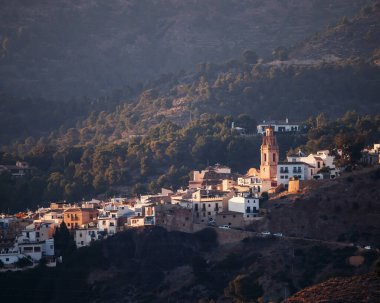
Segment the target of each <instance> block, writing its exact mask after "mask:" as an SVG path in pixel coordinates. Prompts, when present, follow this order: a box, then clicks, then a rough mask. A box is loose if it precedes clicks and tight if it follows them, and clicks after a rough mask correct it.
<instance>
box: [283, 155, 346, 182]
mask: <svg viewBox="0 0 380 303" xmlns="http://www.w3.org/2000/svg"><path fill="white" fill-rule="evenodd" d="M334 160H335V157H334V156H331V155H330V152H329V151H328V150H320V151H318V152H317V153H316V154H310V155H308V156H303V155H302V154H301V153H299V154H298V155H293V156H289V157H288V162H304V163H307V164H309V165H311V166H313V167H314V168H315V170H314V171H313V172H312V175H315V174H318V173H319V171H320V170H321V169H323V170H329V172H330V178H331V179H334V178H336V177H337V176H339V169H337V168H336V166H335V164H334Z"/></svg>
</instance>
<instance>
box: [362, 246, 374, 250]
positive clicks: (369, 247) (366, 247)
mask: <svg viewBox="0 0 380 303" xmlns="http://www.w3.org/2000/svg"><path fill="white" fill-rule="evenodd" d="M364 249H368V250H369V249H372V247H371V246H369V245H367V246H364Z"/></svg>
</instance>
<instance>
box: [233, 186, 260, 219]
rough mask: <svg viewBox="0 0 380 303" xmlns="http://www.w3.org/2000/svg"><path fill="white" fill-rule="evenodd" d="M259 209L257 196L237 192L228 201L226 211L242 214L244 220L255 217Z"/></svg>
mask: <svg viewBox="0 0 380 303" xmlns="http://www.w3.org/2000/svg"><path fill="white" fill-rule="evenodd" d="M259 209H260V199H259V196H258V195H257V194H252V193H250V192H237V193H236V194H235V195H234V196H233V197H232V198H231V199H229V200H228V211H233V212H238V213H242V214H244V218H252V217H257V216H258V212H259Z"/></svg>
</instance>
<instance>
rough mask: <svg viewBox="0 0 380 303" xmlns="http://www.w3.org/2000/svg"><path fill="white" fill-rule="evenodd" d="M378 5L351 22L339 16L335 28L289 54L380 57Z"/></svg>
mask: <svg viewBox="0 0 380 303" xmlns="http://www.w3.org/2000/svg"><path fill="white" fill-rule="evenodd" d="M379 20H380V2H378V3H377V4H375V5H373V6H367V7H363V8H362V9H361V10H360V12H359V13H358V14H357V15H356V16H355V17H354V18H352V19H350V18H347V17H346V16H345V17H342V18H341V19H340V21H339V22H338V23H337V24H336V25H335V26H330V27H329V28H328V29H327V30H326V31H324V32H321V33H319V34H316V35H314V36H313V37H312V38H310V39H308V40H306V41H305V42H304V43H303V44H301V45H300V46H299V47H297V48H296V49H295V50H294V51H292V52H291V53H290V57H291V58H296V59H321V58H329V57H330V59H331V58H335V59H337V58H349V57H361V58H364V59H366V60H368V59H371V58H372V57H374V56H376V58H377V59H378V57H379V55H380V22H379Z"/></svg>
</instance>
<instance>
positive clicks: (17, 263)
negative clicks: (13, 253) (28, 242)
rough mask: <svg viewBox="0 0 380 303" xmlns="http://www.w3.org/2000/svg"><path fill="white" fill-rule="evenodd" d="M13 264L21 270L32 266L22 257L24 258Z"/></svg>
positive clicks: (30, 262) (31, 263)
mask: <svg viewBox="0 0 380 303" xmlns="http://www.w3.org/2000/svg"><path fill="white" fill-rule="evenodd" d="M15 264H16V266H17V267H20V268H23V267H27V266H31V265H33V262H32V261H30V260H29V259H28V258H25V257H24V258H21V259H19V260H18V261H17V262H16V263H15Z"/></svg>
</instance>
